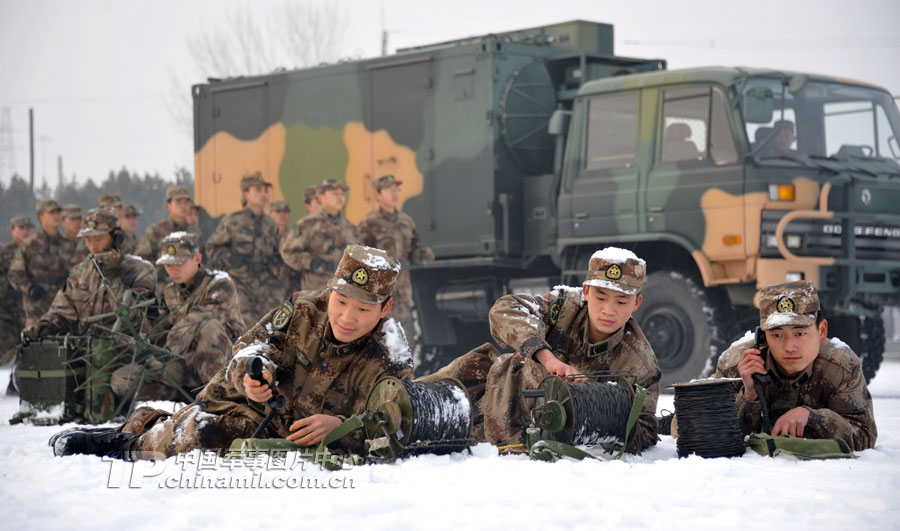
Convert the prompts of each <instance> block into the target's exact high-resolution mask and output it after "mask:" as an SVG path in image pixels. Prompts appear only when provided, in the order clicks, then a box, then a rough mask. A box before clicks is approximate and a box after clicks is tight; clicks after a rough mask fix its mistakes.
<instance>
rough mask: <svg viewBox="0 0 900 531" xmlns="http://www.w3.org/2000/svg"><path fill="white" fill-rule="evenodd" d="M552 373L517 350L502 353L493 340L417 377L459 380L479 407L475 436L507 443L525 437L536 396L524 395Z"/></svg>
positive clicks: (500, 443)
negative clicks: (516, 351)
mask: <svg viewBox="0 0 900 531" xmlns="http://www.w3.org/2000/svg"><path fill="white" fill-rule="evenodd" d="M549 375H550V373H549V372H547V370H546V369H544V367H543V366H542V365H541V364H540V363H537V362H535V361H532V360H526V359H525V358H523V357H522V356H521V355H519V354H517V353H509V354H501V353H500V352H499V351H497V349H496V348H495V347H494V346H493V345H492V344H490V343H485V344H484V345H481V346H480V347H478V348H476V349H474V350H472V351H470V352H467V353H466V354H463V355H462V356H460V357H458V358H456V359H455V360H453V361H452V362H450V364H449V365H447V366H446V367H443V368H442V369H440V370H438V371H437V372H435V373H434V374H430V375H428V376H423V377H421V378H418V379H417V381H426V382H427V381H437V380H440V379H441V378H456V379H458V380H460V381H461V382H462V383H463V385H465V387H466V392H467V394H468V395H469V401H470V402H471V403H472V404H473V405H474V406H475V410H476V412H475V414H474V415H473V418H472V433H471V436H472V438H474V439H476V440H477V441H479V442H489V443H491V444H495V445H504V444H519V443H521V442H523V441H524V437H523V435H524V432H525V428H527V427H528V426H529V425H530V424H531V408H532V406H533V404H534V399H533V398H528V399H526V398H525V391H526V390H528V389H537V388H538V387H540V384H541V382H542V381H543V380H544V378H546V377H547V376H549Z"/></svg>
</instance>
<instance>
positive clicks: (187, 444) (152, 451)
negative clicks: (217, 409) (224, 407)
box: [119, 403, 258, 460]
mask: <svg viewBox="0 0 900 531" xmlns="http://www.w3.org/2000/svg"><path fill="white" fill-rule="evenodd" d="M257 425H258V421H256V420H254V419H251V418H249V417H246V416H243V415H239V414H223V415H216V414H212V413H207V412H206V411H203V409H202V408H201V407H200V405H199V404H197V403H194V404H191V405H189V406H186V407H184V408H182V409H180V410H178V411H177V412H175V413H174V414H170V413H169V412H167V411H163V410H161V409H153V408H149V407H142V408H138V409H136V410H134V413H132V414H131V416H130V417H128V420H126V421H125V424H123V425H122V426H121V427H119V431H122V432H126V433H134V434H137V435H140V437H138V439H137V441H136V443H135V445H134V446H133V447H132V454H131V457H132V459H151V460H162V459H165V458H167V457H172V456H173V455H176V454H180V453H186V452H190V451H191V450H212V451H215V452H216V453H218V454H219V455H225V453H226V452H228V449H229V448H230V447H231V443H232V441H234V440H235V439H241V438H248V437H250V436H251V435H253V432H254V431H255V430H256V427H257Z"/></svg>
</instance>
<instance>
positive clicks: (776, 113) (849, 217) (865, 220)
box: [193, 21, 900, 384]
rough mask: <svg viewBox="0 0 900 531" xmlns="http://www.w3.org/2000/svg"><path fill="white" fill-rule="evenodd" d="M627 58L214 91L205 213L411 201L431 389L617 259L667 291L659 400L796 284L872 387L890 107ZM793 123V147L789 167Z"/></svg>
mask: <svg viewBox="0 0 900 531" xmlns="http://www.w3.org/2000/svg"><path fill="white" fill-rule="evenodd" d="M612 35H613V33H612V26H610V25H606V24H597V23H592V22H585V21H572V22H566V23H561V24H556V25H552V26H545V27H539V28H531V29H526V30H520V31H514V32H509V33H502V34H495V35H486V36H479V37H472V38H469V39H462V40H458V41H452V42H445V43H439V44H435V45H430V46H421V47H416V48H409V49H405V50H400V51H399V52H398V53H397V54H395V55H393V56H388V57H379V58H374V59H366V60H358V61H349V62H344V63H340V64H335V65H328V66H321V67H316V68H308V69H303V70H294V71H286V72H278V73H273V74H269V75H264V76H255V77H245V78H237V79H228V80H210V82H209V83H205V84H199V85H195V86H194V87H193V97H194V123H195V170H196V171H195V176H196V180H195V182H196V184H195V186H196V190H195V197H196V198H197V201H198V203H199V204H200V205H201V206H203V207H205V209H206V210H207V211H208V212H209V213H210V214H211V215H213V216H215V217H218V216H221V215H223V214H226V213H228V212H232V211H235V210H238V209H239V208H240V194H239V192H238V190H239V187H238V182H239V181H240V179H241V177H242V176H243V175H246V174H250V173H254V172H257V171H261V172H262V173H263V175H264V176H265V178H266V179H267V180H269V181H271V182H273V183H274V186H273V192H272V195H273V197H272V199H273V200H277V199H282V198H283V199H285V200H287V201H288V202H289V203H291V205H292V207H293V208H292V215H293V216H294V217H295V218H296V217H299V216H300V215H301V214H302V212H303V209H302V208H301V206H302V202H303V196H302V190H303V188H304V187H306V186H309V185H311V184H314V183H318V182H320V181H321V180H323V179H325V178H335V179H337V180H339V181H342V182H345V183H346V184H347V185H348V186H349V187H350V192H349V196H348V202H347V207H346V216H347V218H348V219H349V220H350V221H351V222H354V223H357V222H359V221H360V220H361V219H362V218H363V217H364V216H365V214H366V213H367V212H368V211H369V210H371V209H373V208H374V197H373V190H372V187H371V183H372V182H373V181H374V180H375V179H377V178H378V177H380V176H382V175H387V174H392V175H395V176H396V177H397V178H398V179H400V180H402V181H403V182H404V186H403V192H402V194H403V195H402V202H403V204H402V209H403V210H404V211H405V212H406V213H407V214H409V215H410V216H412V218H413V219H414V220H415V222H416V226H417V231H418V233H419V235H420V237H421V239H422V242H423V244H425V245H427V246H429V247H431V248H432V249H433V250H434V253H435V256H436V260H435V261H434V262H431V263H429V264H427V265H424V266H416V267H411V268H410V270H411V273H412V281H413V286H414V297H415V303H416V308H417V312H418V323H419V325H420V326H421V329H422V330H421V331H422V341H421V342H422V344H423V345H424V347H425V348H424V349H423V351H422V352H421V353H420V355H417V356H416V360H415V361H416V370H417V373H419V374H423V373H428V372H431V371H432V370H434V369H436V368H438V367H440V366H442V365H443V364H444V363H445V362H446V361H448V360H449V359H452V358H454V357H455V356H457V355H459V354H461V353H463V352H466V351H467V350H469V349H471V348H473V347H475V346H477V345H480V344H481V343H483V342H484V341H486V340H488V339H489V338H490V335H489V331H488V325H487V315H488V310H489V309H490V307H491V305H492V303H493V302H494V301H495V300H496V299H497V298H499V297H500V296H501V295H503V294H505V293H508V292H535V293H536V292H539V293H541V294H542V293H544V292H545V291H546V290H547V289H548V288H551V287H553V286H554V285H556V284H559V283H563V282H565V283H575V285H578V284H580V283H581V280H582V279H583V276H584V273H585V270H586V267H587V263H588V260H587V258H588V257H589V256H590V254H591V253H592V252H594V251H596V250H597V249H599V248H602V247H605V246H606V245H608V244H611V243H614V244H616V245H618V246H620V247H629V248H631V249H633V250H634V251H635V252H636V253H637V254H638V255H640V256H641V257H644V258H646V259H647V261H648V265H649V267H650V268H651V272H652V274H651V275H650V276H649V277H648V279H647V282H646V284H645V294H646V296H645V302H644V305H643V306H642V308H641V312H639V313H638V314H637V315H636V317H638V319H639V322H640V324H641V326H642V328H643V329H644V330H645V332H647V335H648V338H649V339H650V341H651V344H652V345H653V346H654V349H655V350H656V353H657V356H658V357H659V361H660V365H661V368H662V370H663V383H664V384H666V383H671V382H677V381H684V380H685V379H689V378H693V377H695V376H697V375H698V374H699V373H700V372H701V371H702V370H703V369H704V368H707V369H711V368H713V367H714V366H715V364H714V363H712V361H713V360H712V359H711V358H715V356H717V355H718V354H719V353H721V352H722V351H723V350H724V347H725V346H727V344H728V343H729V342H730V341H731V340H732V339H733V336H734V335H735V334H736V333H737V329H736V327H737V326H741V327H743V326H744V323H743V322H742V317H743V316H744V315H749V314H750V313H751V311H750V310H752V304H753V297H754V294H755V291H756V289H757V287H758V286H762V285H767V284H773V283H781V282H784V281H785V280H786V279H793V278H799V277H802V278H807V279H810V280H814V281H816V282H817V284H818V285H820V293H821V296H822V298H823V302H824V304H826V307H827V314H828V317H829V319H830V321H831V322H833V323H834V324H836V325H838V328H841V327H843V328H845V329H847V330H850V333H844V334H839V335H843V337H844V338H845V340H847V341H848V342H850V343H851V346H853V347H854V349H855V350H857V352H859V353H860V354H861V355H863V356H865V357H866V358H867V359H868V360H869V361H868V362H866V364H867V365H868V366H869V367H870V368H869V369H868V371H869V372H868V373H867V375H869V376H871V374H873V373H874V368H877V365H878V363H877V361H876V358H878V359H880V355H881V350H879V339H880V341H881V343H880V345H881V349H882V350H883V335H884V334H883V328H882V327H881V324H880V320H879V319H878V318H877V312H878V310H879V309H880V308H881V307H882V306H883V305H885V304H896V303H897V302H898V299H900V254H898V253H900V247H898V242H900V235H898V234H897V231H898V230H900V222H898V220H897V216H896V211H897V209H896V207H894V208H893V210H892V209H891V205H896V204H898V203H897V200H898V199H900V196H898V194H900V190H898V182H897V179H898V175H897V160H898V159H897V157H898V155H900V148H898V146H897V131H900V125H898V113H897V109H896V106H894V105H893V102H891V101H890V97H889V96H888V95H887V93H885V92H884V91H882V90H880V89H877V88H874V87H870V86H866V85H863V84H859V83H854V82H848V81H841V80H836V79H831V78H825V77H817V76H807V75H802V74H794V73H788V72H773V71H754V70H744V69H734V68H710V69H692V70H686V71H671V72H666V71H662V70H664V69H665V66H666V65H665V61H663V60H660V59H634V58H625V57H617V56H615V55H614V52H613V38H612ZM866 105H868V109H869V110H868V111H867V110H865V107H866ZM867 112H868V114H866V113H867ZM865 116H870V118H869V120H868V128H866V126H865V122H866V120H865V118H864V117H865ZM848 120H849V121H850V122H852V123H853V124H856V125H853V127H850V126H849V125H847V124H846V123H845V122H847V121H848ZM786 121H793V122H795V124H796V130H795V132H796V142H795V143H794V144H793V147H792V148H791V149H790V151H791V152H790V153H786V154H782V155H779V156H772V150H771V149H770V145H771V146H774V145H776V143H775V140H774V139H775V137H776V135H775V134H774V133H775V132H776V129H779V130H780V129H781V128H782V126H783V125H784V123H783V122H786ZM860 124H863V125H860ZM854 128H857V129H865V132H863V133H858V134H857V133H853V132H852V130H853V129H854ZM780 141H781V140H780V137H779V140H778V142H780ZM800 150H804V156H802V157H801V156H799V154H798V153H797V152H799V151H800ZM866 190H867V192H866V193H864V192H865V191H866ZM404 266H406V264H404ZM735 305H736V307H734V306H735ZM859 316H863V318H858V317H859ZM851 329H852V330H851ZM858 331H861V332H863V333H855V332H858ZM851 336H855V337H862V336H866V337H868V338H869V339H868V340H867V341H864V342H862V343H857V344H853V337H851ZM876 351H877V352H876ZM873 367H874V368H873Z"/></svg>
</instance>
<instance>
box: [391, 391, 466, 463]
mask: <svg viewBox="0 0 900 531" xmlns="http://www.w3.org/2000/svg"><path fill="white" fill-rule="evenodd" d="M402 383H403V387H404V388H405V389H406V392H407V394H409V401H410V404H411V405H412V424H411V426H410V434H409V438H408V439H407V440H408V441H409V442H410V443H411V444H410V445H409V446H408V448H407V452H405V453H406V454H407V455H409V454H415V453H421V452H419V451H414V450H413V449H414V448H416V447H419V446H421V447H422V450H423V451H427V452H428V453H439V454H440V453H452V452H458V451H462V450H464V449H465V448H466V447H467V443H468V437H469V429H470V426H471V412H472V410H471V407H470V404H469V398H468V396H467V395H466V392H465V391H463V390H462V388H460V387H459V386H457V385H456V384H454V383H453V382H451V381H449V380H441V381H439V382H410V381H406V380H403V381H402ZM417 443H418V444H417Z"/></svg>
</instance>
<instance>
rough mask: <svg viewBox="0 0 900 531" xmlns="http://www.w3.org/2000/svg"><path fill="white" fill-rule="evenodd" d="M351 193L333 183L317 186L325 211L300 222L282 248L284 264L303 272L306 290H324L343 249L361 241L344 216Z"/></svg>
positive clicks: (342, 185)
mask: <svg viewBox="0 0 900 531" xmlns="http://www.w3.org/2000/svg"><path fill="white" fill-rule="evenodd" d="M348 189H349V188H347V185H345V184H343V183H339V182H337V181H336V180H334V179H326V180H324V181H322V183H321V184H319V186H318V199H319V203H321V204H322V211H321V212H319V213H318V214H312V215H309V216H307V217H305V218H303V219H302V220H300V222H299V223H298V224H297V227H296V229H295V231H294V234H291V235H289V236H288V237H287V238H286V239H285V241H284V243H282V244H281V256H282V257H283V258H284V261H285V263H286V264H287V265H289V266H290V267H291V268H293V269H294V270H295V271H302V272H303V280H302V285H303V289H304V290H318V289H323V288H324V287H325V284H327V283H328V279H329V278H330V276H329V274H330V272H331V271H334V268H335V267H337V263H338V261H339V260H340V259H341V254H342V253H343V252H344V247H346V246H347V245H348V244H351V243H359V241H360V240H359V231H357V230H356V227H354V226H353V224H352V223H350V222H349V221H347V219H346V218H345V217H344V216H342V215H341V209H343V208H344V202H345V201H346V191H347V190H348Z"/></svg>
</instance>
